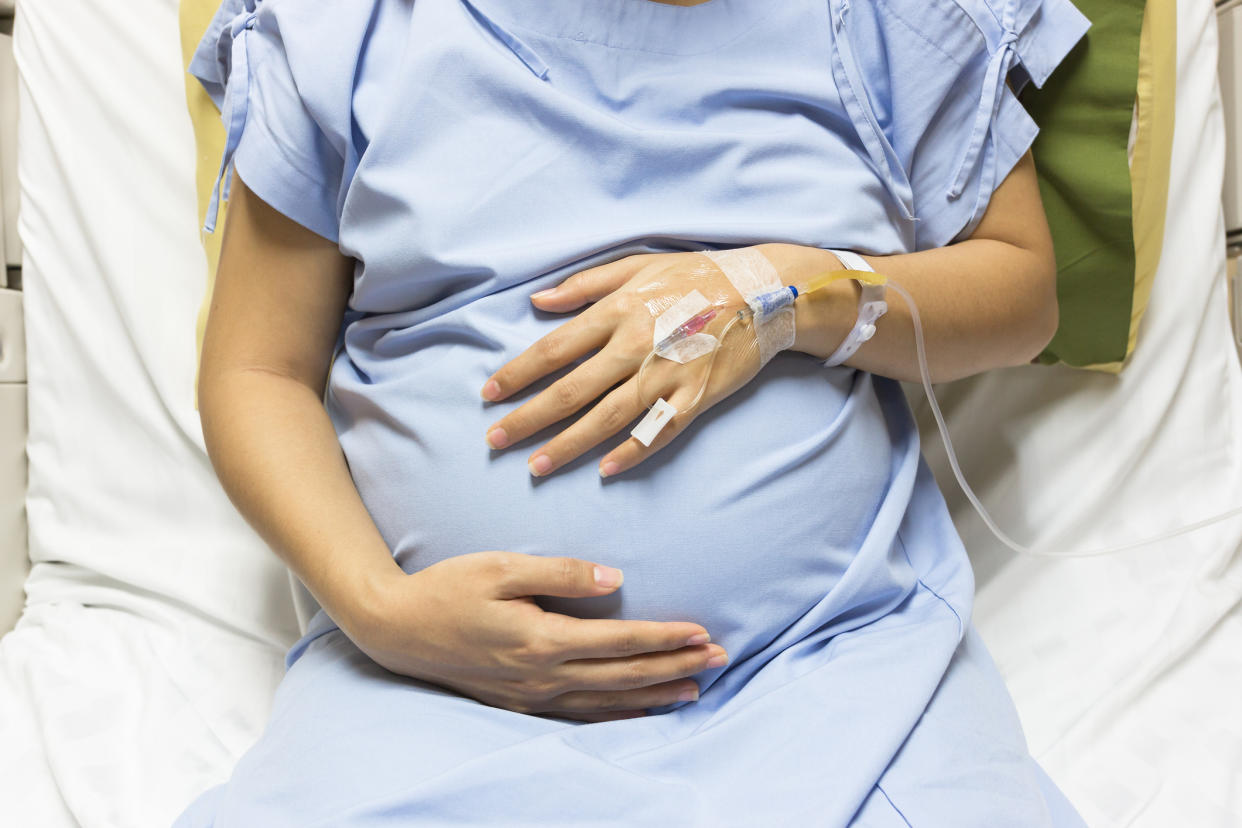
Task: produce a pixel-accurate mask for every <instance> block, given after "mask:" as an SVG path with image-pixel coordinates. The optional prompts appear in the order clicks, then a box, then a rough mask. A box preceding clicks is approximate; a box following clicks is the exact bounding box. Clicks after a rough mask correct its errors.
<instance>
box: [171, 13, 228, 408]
mask: <svg viewBox="0 0 1242 828" xmlns="http://www.w3.org/2000/svg"><path fill="white" fill-rule="evenodd" d="M219 7H220V1H219V0H181V9H180V24H181V57H182V60H183V63H184V68H185V69H186V73H185V100H186V106H187V107H189V110H190V122H191V123H192V124H193V125H194V147H195V157H196V161H195V169H196V173H195V185H196V187H197V188H198V227H199V238H201V239H202V242H203V250H204V251H206V253H207V289H206V291H204V293H203V303H202V305H201V306H200V307H199V309H198V324H197V325H196V326H195V334H194V336H195V343H196V345H195V352H194V364H195V370H194V387H195V392H194V397H195V399H194V407H195V408H198V390H197V389H198V368H197V366H198V361H199V359H200V358H201V357H202V351H203V329H204V328H205V327H206V325H207V311H208V309H209V308H210V307H211V291H212V288H213V287H215V282H216V266H217V265H218V264H219V263H220V239H221V238H222V237H223V234H222V233H204V232H203V231H202V227H203V222H204V221H205V220H206V218H207V202H208V200H209V199H210V198H211V190H212V187H214V186H215V182H216V172H217V171H218V170H219V168H220V158H221V157H222V156H223V155H224V124H223V123H222V122H221V121H220V110H218V109H216V105H215V104H214V103H212V101H211V98H210V97H208V96H207V92H206V91H205V90H204V89H203V86H202V84H200V83H199V82H198V79H197V78H195V77H194V76H193V75H191V74H190V73H189V67H190V59H191V58H193V57H194V50H195V49H197V48H198V43H199V41H200V40H202V39H203V35H204V34H206V32H207V26H208V24H209V23H211V18H212V17H213V16H214V15H215V13H216V9H218V8H219ZM225 207H226V205H225V204H224V203H221V204H220V217H219V220H218V224H217V225H216V226H217V227H223V226H224V212H225Z"/></svg>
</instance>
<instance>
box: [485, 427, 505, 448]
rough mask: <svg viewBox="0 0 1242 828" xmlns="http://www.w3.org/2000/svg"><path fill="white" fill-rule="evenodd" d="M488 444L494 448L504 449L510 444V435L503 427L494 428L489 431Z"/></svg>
mask: <svg viewBox="0 0 1242 828" xmlns="http://www.w3.org/2000/svg"><path fill="white" fill-rule="evenodd" d="M487 444H488V445H489V446H491V447H492V448H494V449H502V448H504V447H505V446H507V445H509V435H508V434H506V433H505V430H504V429H503V428H493V429H492V430H491V431H489V432H487Z"/></svg>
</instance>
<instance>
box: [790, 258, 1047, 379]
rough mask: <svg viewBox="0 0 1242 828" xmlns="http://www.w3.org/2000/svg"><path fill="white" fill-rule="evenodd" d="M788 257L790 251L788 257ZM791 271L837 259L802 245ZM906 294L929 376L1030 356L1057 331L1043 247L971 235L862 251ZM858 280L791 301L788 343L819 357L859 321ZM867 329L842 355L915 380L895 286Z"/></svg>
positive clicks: (909, 330) (909, 336)
mask: <svg viewBox="0 0 1242 828" xmlns="http://www.w3.org/2000/svg"><path fill="white" fill-rule="evenodd" d="M786 255H787V256H790V258H791V259H792V258H793V254H786ZM797 255H799V256H800V257H801V259H802V261H801V263H800V264H798V265H796V267H798V268H799V269H807V270H808V271H809V270H813V269H816V268H818V269H820V270H821V272H822V270H824V269H835V268H836V267H837V263H836V258H835V257H833V256H831V254H828V253H825V252H823V251H818V250H810V249H807V248H802V249H801V253H800V254H797ZM865 258H866V259H867V261H868V263H869V264H871V266H872V267H873V268H875V270H876V271H877V272H879V273H882V274H884V275H886V276H889V277H891V278H892V279H893V280H894V281H896V282H897V283H898V284H900V285H901V286H902V287H903V288H905V290H906V291H908V292H909V293H910V295H911V296H912V297H913V298H914V302H915V304H916V306H917V309H918V313H919V317H920V320H921V321H922V326H923V336H924V339H925V344H926V348H927V360H928V366H929V369H930V371H931V375H932V378H933V379H934V380H935V381H938V382H939V381H944V380H951V379H957V378H959V377H964V376H969V375H971V374H976V373H979V372H981V371H986V370H988V369H990V368H998V367H1003V366H1008V365H1020V364H1024V363H1027V362H1029V361H1030V360H1031V359H1033V358H1034V357H1035V356H1036V355H1038V354H1039V352H1040V351H1041V350H1042V349H1043V347H1044V346H1045V345H1046V344H1047V343H1048V340H1049V339H1051V337H1052V335H1053V333H1054V332H1055V331H1056V324H1057V312H1056V295H1055V282H1054V279H1053V274H1052V272H1051V269H1052V268H1053V266H1054V265H1053V262H1052V257H1051V251H1050V250H1048V251H1045V250H1042V249H1037V250H1029V249H1025V248H1023V247H1020V246H1017V245H1014V244H1012V243H1009V242H1005V241H999V240H995V239H970V240H967V241H964V242H961V243H959V244H955V245H951V246H949V247H944V248H938V249H934V250H926V251H922V252H919V253H910V254H904V255H897V256H868V257H865ZM858 294H859V287H858V285H857V283H856V282H854V281H853V280H849V281H843V282H838V283H836V284H834V285H832V286H830V287H829V288H828V289H826V290H824V291H822V292H820V293H819V294H816V295H813V296H808V297H806V299H805V300H804V301H801V302H799V305H798V339H797V341H796V342H795V345H794V347H795V349H796V350H800V351H803V352H805V353H809V354H812V355H814V356H815V357H817V358H820V359H826V358H827V357H828V356H830V355H831V354H832V352H833V351H835V350H836V348H837V346H838V345H839V344H840V343H841V341H842V340H843V339H844V338H845V335H846V334H847V333H848V332H849V330H850V328H851V327H853V325H854V321H855V319H856V318H857V310H858ZM885 299H886V301H887V302H888V308H889V309H888V313H887V314H885V316H884V317H883V318H881V319H880V321H879V322H878V323H877V324H876V334H875V336H874V337H873V338H872V339H871V341H869V342H868V343H866V344H865V345H864V346H863V347H862V348H860V349H859V351H858V352H857V353H856V354H854V356H853V357H852V358H851V359H850V360H849V364H850V365H851V366H852V367H855V368H861V369H863V370H867V371H871V372H873V373H876V374H880V375H882V376H887V377H893V378H895V379H901V380H918V378H919V367H918V357H917V352H916V350H915V338H914V328H913V325H912V322H911V314H910V308H909V307H908V306H907V304H906V301H905V300H904V299H903V298H902V297H901V296H900V295H899V294H898V293H897V292H896V291H895V290H889V291H888V292H887V294H886V296H885Z"/></svg>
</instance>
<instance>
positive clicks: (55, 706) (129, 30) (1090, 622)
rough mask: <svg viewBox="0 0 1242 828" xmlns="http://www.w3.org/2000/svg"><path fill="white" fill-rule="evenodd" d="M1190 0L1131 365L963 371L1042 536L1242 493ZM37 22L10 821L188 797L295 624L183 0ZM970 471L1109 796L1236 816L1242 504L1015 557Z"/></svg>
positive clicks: (38, 17) (148, 809) (1006, 489)
mask: <svg viewBox="0 0 1242 828" xmlns="http://www.w3.org/2000/svg"><path fill="white" fill-rule="evenodd" d="M1179 15H1180V24H1181V31H1180V35H1179V43H1180V45H1179V61H1180V69H1181V82H1180V84H1179V86H1180V90H1179V101H1178V107H1179V109H1178V116H1179V125H1178V130H1177V135H1176V142H1177V143H1176V146H1175V152H1176V154H1177V156H1178V160H1176V161H1175V166H1174V187H1175V192H1174V195H1173V205H1174V208H1173V209H1171V210H1170V215H1169V224H1168V230H1167V233H1166V261H1165V265H1164V266H1163V267H1162V269H1161V272H1160V274H1159V275H1158V277H1157V283H1156V291H1155V295H1154V297H1153V307H1152V310H1151V312H1150V313H1149V316H1148V319H1147V322H1146V323H1145V327H1146V330H1145V336H1144V338H1143V340H1141V341H1140V346H1139V353H1138V354H1137V355H1136V358H1135V362H1134V364H1133V365H1132V366H1131V367H1130V368H1129V369H1127V372H1126V373H1125V374H1124V375H1123V376H1122V377H1121V378H1120V380H1114V379H1111V378H1108V377H1099V376H1093V375H1087V374H1083V373H1080V372H1072V371H1064V370H1059V369H1029V370H1028V369H1023V370H1016V371H1011V372H998V373H996V374H994V375H992V376H989V377H984V378H980V379H979V380H976V381H972V382H967V383H961V384H957V385H955V386H954V387H952V388H946V389H945V397H946V400H947V402H948V403H949V405H948V407H949V409H950V410H951V422H952V426H953V428H954V429H955V430H956V431H957V433H958V434H961V435H966V434H969V435H970V439H969V440H966V439H965V438H962V440H961V441H962V445H961V446H960V449H961V450H962V454H963V459H964V461H965V463H966V468H967V472H968V474H970V476H971V478H972V479H973V480H975V481H976V482H977V483H978V484H979V488H980V489H981V490H982V492H983V494H984V496H985V499H986V500H987V501H988V502H989V503H990V504H992V505H993V508H994V510H995V511H996V513H997V515H998V516H999V517H1000V518H1001V519H1002V521H1003V523H1004V524H1005V525H1006V526H1009V527H1013V531H1014V533H1015V534H1016V535H1018V536H1019V537H1020V538H1024V539H1036V540H1041V541H1045V542H1048V541H1051V542H1057V541H1058V539H1062V540H1063V539H1066V538H1070V539H1073V541H1074V542H1075V543H1079V542H1085V543H1094V542H1099V541H1103V540H1107V539H1110V538H1113V537H1115V536H1117V534H1118V533H1119V532H1126V533H1134V534H1146V533H1149V532H1150V531H1155V530H1158V529H1160V528H1163V527H1164V526H1165V525H1166V524H1167V523H1168V521H1169V520H1170V517H1169V516H1170V515H1171V516H1173V518H1172V519H1174V520H1185V519H1188V518H1192V517H1195V516H1198V515H1199V514H1200V512H1201V511H1204V510H1207V511H1211V510H1214V509H1219V508H1223V507H1224V506H1226V505H1228V504H1229V501H1230V500H1236V497H1229V496H1227V495H1228V494H1229V493H1237V492H1239V491H1242V456H1240V454H1239V439H1238V435H1239V434H1242V432H1240V431H1239V428H1240V427H1242V426H1240V424H1239V416H1240V415H1242V403H1240V402H1239V393H1238V389H1239V381H1238V370H1237V366H1236V362H1233V361H1232V359H1233V354H1232V351H1231V350H1230V348H1229V347H1227V346H1228V335H1227V334H1228V330H1227V326H1226V325H1225V324H1224V302H1223V296H1222V295H1221V294H1222V290H1223V288H1222V283H1221V276H1220V274H1221V271H1222V267H1221V264H1222V253H1221V251H1222V241H1221V228H1220V211H1219V205H1218V204H1217V203H1216V199H1215V197H1214V195H1213V193H1215V192H1218V190H1219V181H1220V169H1219V168H1220V161H1221V133H1220V124H1219V113H1218V112H1217V111H1216V110H1215V109H1214V101H1215V98H1214V97H1213V96H1214V90H1215V86H1214V61H1215V49H1214V29H1212V28H1211V23H1212V18H1211V6H1210V4H1207V3H1202V2H1194V0H1190V1H1189V2H1184V3H1182V4H1181V9H1180V11H1179ZM19 21H20V22H19V28H18V32H17V35H18V44H17V46H18V58H19V65H20V69H21V72H22V80H23V83H24V87H23V90H22V105H23V111H22V124H21V130H22V132H21V136H20V137H21V153H22V157H21V159H20V163H21V168H20V174H21V185H22V191H23V192H22V196H23V200H24V204H23V210H24V212H23V218H22V228H21V229H22V233H23V237H24V240H25V244H26V247H27V250H26V256H27V258H26V290H27V303H28V308H27V314H28V318H27V323H28V337H29V343H30V361H31V364H30V383H31V399H30V406H31V407H30V411H31V438H30V461H31V491H30V527H31V548H32V554H33V555H34V557H35V560H36V565H35V569H34V572H33V574H32V579H31V582H30V585H29V593H30V595H29V601H30V608H29V609H28V611H27V613H26V615H25V618H24V620H23V622H22V623H21V624H20V625H19V627H18V629H17V630H16V631H14V632H13V633H11V634H9V635H8V636H6V637H5V638H4V639H3V641H0V822H2V823H6V824H19V825H40V826H57V825H74V824H82V825H86V826H103V825H124V826H142V825H163V824H167V822H168V820H169V819H170V818H171V817H172V815H174V814H175V813H176V812H177V811H178V810H179V809H180V807H181V805H182V804H183V803H184V802H185V801H186V800H188V799H189V798H190V797H191V796H192V795H193V794H194V793H196V792H197V791H199V790H201V789H202V788H204V787H206V786H207V785H210V784H212V783H214V782H216V781H218V780H220V779H222V778H224V776H225V775H227V773H228V771H229V769H230V766H231V764H232V762H233V761H234V759H235V758H236V756H237V755H238V753H239V752H240V751H241V750H243V749H244V747H245V746H246V745H247V744H248V743H249V742H250V741H251V740H252V739H253V738H254V737H255V736H256V735H257V733H258V729H259V727H260V726H261V723H262V721H263V718H264V716H265V715H266V710H267V705H268V698H269V694H270V691H271V688H272V687H273V685H274V683H275V682H276V681H277V679H278V677H279V674H280V655H281V651H282V648H283V646H284V645H286V644H287V643H288V641H289V640H290V639H291V638H292V637H293V636H294V635H295V634H296V630H295V623H294V620H293V615H292V611H291V607H290V604H289V599H288V594H287V589H286V588H285V579H284V575H283V573H282V571H281V570H280V569H279V567H277V566H276V565H275V563H274V561H273V559H272V557H271V556H270V554H269V553H268V552H267V551H266V550H265V549H264V548H263V545H262V543H261V542H260V541H259V540H258V538H256V537H255V536H254V535H253V533H251V532H250V531H249V530H248V529H247V528H246V527H245V525H244V523H242V521H241V520H240V519H239V518H237V516H236V515H235V514H234V512H233V511H232V509H231V507H230V506H229V504H228V503H227V500H226V499H225V498H224V496H223V494H222V493H221V492H220V491H219V488H218V486H217V484H216V483H215V481H214V478H213V477H212V475H211V472H210V468H209V464H208V463H207V461H206V458H205V455H204V453H203V449H202V440H201V436H200V434H199V429H198V422H197V417H196V416H195V414H194V412H193V410H192V407H191V405H190V397H191V394H190V391H191V381H192V353H193V340H192V332H193V328H194V324H193V322H194V313H195V311H196V308H197V302H198V299H199V292H200V290H201V288H202V278H203V259H202V254H201V251H200V249H199V247H198V244H197V239H196V238H195V235H194V231H193V227H194V224H195V220H194V207H193V191H192V168H191V167H192V153H193V150H192V139H191V136H190V131H189V127H188V123H187V121H186V117H185V114H184V105H183V103H182V99H181V94H182V86H181V83H182V81H181V70H180V56H179V54H178V53H177V33H176V2H175V0H133V2H131V3H130V4H129V8H128V9H127V14H126V15H124V16H118V15H116V14H115V12H114V10H112V9H110V8H108V7H107V6H106V4H103V3H99V2H97V0H40V2H38V3H27V4H26V5H25V6H24V7H23V13H22V15H21V16H20V17H19ZM134 21H141V25H134ZM1175 392H1176V394H1175ZM998 413H1009V414H1012V416H1011V417H1007V418H1001V419H1000V420H998V419H997V414H998ZM935 445H936V444H935V441H934V440H933V439H931V438H929V440H928V446H929V454H930V455H932V457H931V459H932V461H933V464H934V465H939V463H938V461H937V458H936V457H935V454H936V451H935V448H934V447H935ZM944 480H945V481H946V491H948V492H949V493H950V494H952V492H953V489H952V488H951V486H952V484H951V483H948V482H947V478H944ZM1084 481H1089V483H1090V485H1085V483H1084ZM1114 495H1115V499H1114ZM1214 497H1215V499H1216V501H1217V502H1211V501H1212V500H1213V498H1214ZM950 499H951V503H952V505H953V508H954V510H955V515H956V516H957V518H958V523H959V526H960V528H961V529H962V532H963V535H964V537H965V538H966V540H967V542H968V546H969V547H970V548H971V549H972V552H973V553H974V557H975V561H976V565H977V568H978V570H979V573H980V579H979V580H980V599H979V606H978V612H977V620H978V622H979V624H980V627H981V629H982V630H983V633H984V635H985V637H986V638H987V640H988V642H989V644H990V646H991V648H992V650H993V652H994V654H995V655H996V657H997V660H998V662H999V663H1000V665H1001V667H1002V670H1003V671H1004V672H1005V673H1006V675H1007V677H1008V679H1009V681H1010V685H1011V687H1012V689H1013V692H1014V695H1015V699H1016V701H1017V703H1018V706H1019V709H1020V711H1021V713H1022V715H1023V718H1024V721H1025V723H1026V726H1027V729H1028V734H1029V736H1030V740H1031V743H1032V746H1033V749H1034V750H1035V751H1036V753H1037V754H1038V755H1040V756H1041V758H1043V760H1044V761H1045V763H1046V765H1047V766H1048V767H1049V769H1050V771H1051V772H1052V773H1053V775H1054V776H1056V777H1057V778H1058V781H1059V782H1060V783H1061V784H1062V785H1063V786H1064V787H1065V789H1066V790H1067V791H1068V792H1069V793H1070V795H1071V797H1072V798H1074V799H1075V801H1076V802H1077V803H1078V804H1079V806H1080V807H1081V808H1082V810H1083V812H1084V814H1085V815H1087V816H1088V819H1089V820H1090V821H1091V824H1093V825H1126V824H1137V825H1146V826H1157V825H1161V826H1163V825H1170V824H1194V825H1205V826H1211V825H1236V824H1238V817H1237V814H1238V813H1240V812H1242V811H1240V810H1239V807H1238V801H1239V797H1240V796H1242V792H1240V791H1239V787H1240V786H1239V784H1238V782H1237V779H1238V773H1239V770H1240V767H1242V766H1240V765H1239V760H1240V758H1242V722H1239V720H1238V718H1237V716H1238V705H1237V704H1236V699H1237V697H1238V694H1239V679H1240V678H1242V676H1240V675H1239V674H1240V673H1242V667H1240V663H1242V657H1240V656H1239V655H1238V654H1239V653H1242V615H1240V613H1239V610H1238V609H1237V607H1238V595H1239V594H1240V593H1242V583H1240V578H1239V564H1238V555H1237V551H1238V546H1239V544H1238V539H1239V535H1240V534H1242V528H1239V526H1238V525H1236V524H1235V525H1233V526H1231V527H1218V528H1216V529H1213V530H1207V531H1205V532H1204V533H1201V534H1199V535H1196V536H1194V537H1192V538H1187V539H1186V540H1185V541H1181V542H1178V543H1172V544H1166V545H1163V546H1161V547H1159V548H1156V549H1152V550H1146V551H1144V552H1142V553H1139V554H1135V555H1127V556H1125V557H1118V558H1113V559H1106V560H1099V561H1072V562H1052V563H1047V562H1038V561H1025V560H1011V559H1010V558H1009V557H1008V556H1007V555H1003V554H998V553H997V552H996V549H995V546H994V545H992V544H990V543H989V542H988V540H987V538H986V536H985V535H983V534H982V533H981V530H980V526H979V525H978V523H977V522H976V521H974V520H973V519H972V518H971V516H970V515H969V513H967V512H965V511H964V510H963V509H962V504H961V503H960V502H958V499H956V498H952V497H951V498H950ZM1109 504H1113V505H1109ZM1096 523H1099V524H1101V525H1100V528H1099V529H1098V530H1096V529H1093V528H1092V526H1093V525H1095V524H1096ZM222 573H223V574H222ZM1231 717H1232V718H1231ZM1231 774H1232V776H1231ZM13 803H18V804H17V805H16V806H14V804H13Z"/></svg>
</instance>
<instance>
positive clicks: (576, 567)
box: [556, 558, 582, 589]
mask: <svg viewBox="0 0 1242 828" xmlns="http://www.w3.org/2000/svg"><path fill="white" fill-rule="evenodd" d="M581 571H582V566H581V564H579V563H578V561H576V560H574V559H573V558H560V559H559V560H558V561H557V566H556V578H557V579H559V581H560V583H561V585H562V586H564V587H566V588H568V589H572V588H574V587H576V586H578V584H579V581H580V575H581Z"/></svg>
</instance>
